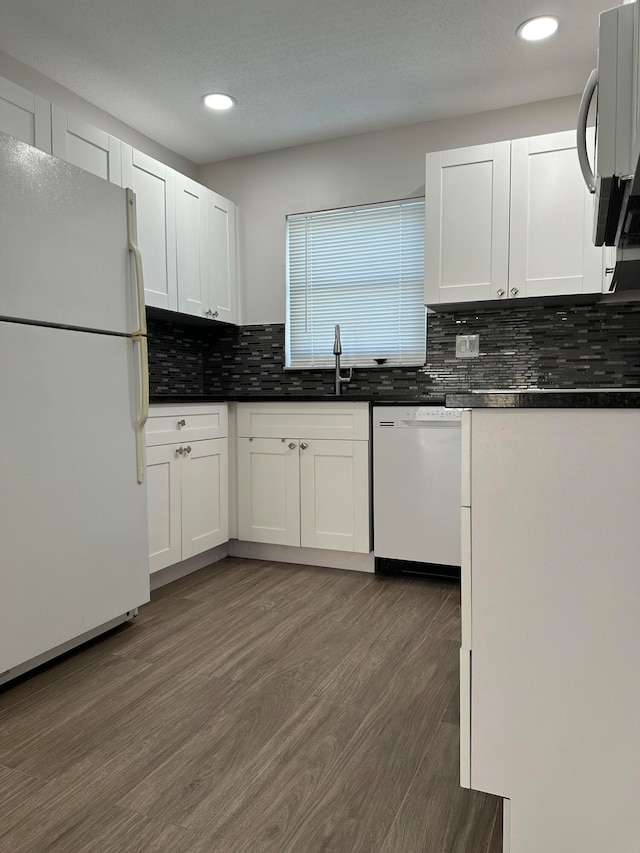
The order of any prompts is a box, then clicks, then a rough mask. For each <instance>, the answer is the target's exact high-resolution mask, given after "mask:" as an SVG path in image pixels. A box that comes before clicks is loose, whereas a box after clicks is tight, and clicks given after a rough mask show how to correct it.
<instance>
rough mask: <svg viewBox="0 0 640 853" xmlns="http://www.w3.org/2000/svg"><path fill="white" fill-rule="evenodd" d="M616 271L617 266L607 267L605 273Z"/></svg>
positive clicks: (609, 273) (611, 273)
mask: <svg viewBox="0 0 640 853" xmlns="http://www.w3.org/2000/svg"><path fill="white" fill-rule="evenodd" d="M615 271H616V268H615V267H605V270H604V274H605V275H613V274H614V272H615Z"/></svg>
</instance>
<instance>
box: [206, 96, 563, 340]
mask: <svg viewBox="0 0 640 853" xmlns="http://www.w3.org/2000/svg"><path fill="white" fill-rule="evenodd" d="M578 100H579V99H578V97H577V96H575V97H568V98H558V99H556V100H552V101H545V102H540V103H535V104H526V105H522V106H519V107H513V108H509V109H504V110H496V111H493V112H487V113H478V114H476V115H470V116H463V117H461V118H456V119H445V120H441V121H433V122H424V123H422V124H415V125H410V126H408V127H400V128H396V129H394V130H386V131H378V132H374V133H364V134H359V135H358V136H350V137H345V138H343V139H336V140H332V141H330V142H321V143H315V144H311V145H302V146H297V147H294V148H286V149H282V150H280V151H273V152H270V153H267V154H257V155H254V156H251V157H241V158H237V159H235V160H226V161H224V162H220V163H212V164H209V165H206V166H200V168H199V170H198V178H197V179H198V180H199V181H200V182H201V183H203V184H205V185H206V186H208V187H211V188H212V189H214V190H216V192H219V193H221V194H222V195H224V196H227V197H228V198H230V199H233V201H235V202H237V204H238V205H239V211H240V217H239V235H240V237H239V241H240V256H239V275H240V296H241V317H242V322H243V324H250V323H283V322H284V319H285V216H286V215H287V214H289V213H302V212H305V211H311V210H324V209H327V208H333V207H343V206H347V205H353V204H361V203H367V202H376V201H389V200H392V199H399V198H407V197H410V196H416V195H423V194H424V169H425V160H424V158H425V154H426V152H427V151H439V150H442V149H446V148H459V147H462V146H465V145H475V144H479V143H484V142H493V141H497V140H500V139H517V138H518V137H521V136H533V135H535V134H539V133H553V132H555V131H558V130H567V129H569V128H573V127H575V124H576V116H577V111H578Z"/></svg>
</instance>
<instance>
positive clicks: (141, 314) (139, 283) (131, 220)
mask: <svg viewBox="0 0 640 853" xmlns="http://www.w3.org/2000/svg"><path fill="white" fill-rule="evenodd" d="M126 192H127V238H128V241H129V251H130V252H131V253H132V255H133V260H134V264H135V270H136V292H137V298H138V331H137V332H135V333H134V334H135V335H146V334H147V315H146V312H145V307H144V276H143V274H142V255H141V254H140V249H139V248H138V244H137V243H136V195H135V193H134V191H133V190H132V189H130V188H129V187H127V190H126Z"/></svg>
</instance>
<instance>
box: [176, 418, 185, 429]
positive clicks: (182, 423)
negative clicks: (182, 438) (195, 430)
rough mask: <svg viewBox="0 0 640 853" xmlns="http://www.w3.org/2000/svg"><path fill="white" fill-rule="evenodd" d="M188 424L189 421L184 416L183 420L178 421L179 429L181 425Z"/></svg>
mask: <svg viewBox="0 0 640 853" xmlns="http://www.w3.org/2000/svg"><path fill="white" fill-rule="evenodd" d="M186 425H187V422H186V421H185V419H184V418H182V420H180V421H178V429H180V428H181V427H183V426H186Z"/></svg>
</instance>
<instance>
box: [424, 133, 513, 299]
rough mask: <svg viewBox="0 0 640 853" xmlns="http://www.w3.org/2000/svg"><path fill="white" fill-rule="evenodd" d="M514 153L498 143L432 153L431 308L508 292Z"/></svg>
mask: <svg viewBox="0 0 640 853" xmlns="http://www.w3.org/2000/svg"><path fill="white" fill-rule="evenodd" d="M509 152H510V144H509V142H497V143H495V144H491V145H476V146H473V147H471V148H456V149H453V150H451V151H437V152H434V153H432V154H427V174H426V184H425V200H426V206H425V228H426V232H425V262H424V267H425V303H426V304H427V305H431V304H438V303H440V302H473V301H475V300H481V299H498V298H500V295H501V294H504V293H506V289H507V284H508V275H509Z"/></svg>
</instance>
